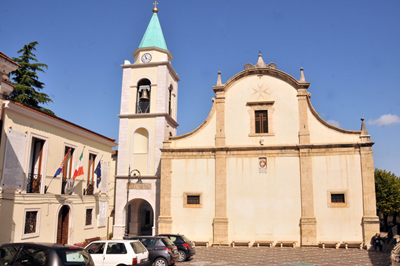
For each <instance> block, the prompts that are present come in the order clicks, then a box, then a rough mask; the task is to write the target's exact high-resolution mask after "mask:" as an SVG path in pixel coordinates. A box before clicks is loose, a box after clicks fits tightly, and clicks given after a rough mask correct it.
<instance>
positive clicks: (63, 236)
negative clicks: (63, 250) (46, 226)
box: [57, 205, 69, 244]
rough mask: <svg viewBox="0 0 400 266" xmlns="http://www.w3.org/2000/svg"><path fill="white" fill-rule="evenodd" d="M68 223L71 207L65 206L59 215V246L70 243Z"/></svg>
mask: <svg viewBox="0 0 400 266" xmlns="http://www.w3.org/2000/svg"><path fill="white" fill-rule="evenodd" d="M68 221H69V207H68V206H66V205H64V206H62V208H61V210H60V212H59V214H58V225H57V243H59V244H67V243H68Z"/></svg>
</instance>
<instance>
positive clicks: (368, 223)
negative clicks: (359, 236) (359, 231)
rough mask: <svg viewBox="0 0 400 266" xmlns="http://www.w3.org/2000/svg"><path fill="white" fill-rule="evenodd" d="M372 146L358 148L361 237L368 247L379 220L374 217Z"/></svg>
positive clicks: (377, 229)
mask: <svg viewBox="0 0 400 266" xmlns="http://www.w3.org/2000/svg"><path fill="white" fill-rule="evenodd" d="M372 144H373V142H371V145H368V146H362V147H360V159H361V175H362V188H363V211H364V215H363V235H364V243H365V244H366V245H367V247H369V246H370V245H369V243H370V241H371V239H372V237H373V236H374V235H375V234H376V233H377V232H379V218H378V216H376V198H375V175H374V159H373V155H372V147H371V146H372Z"/></svg>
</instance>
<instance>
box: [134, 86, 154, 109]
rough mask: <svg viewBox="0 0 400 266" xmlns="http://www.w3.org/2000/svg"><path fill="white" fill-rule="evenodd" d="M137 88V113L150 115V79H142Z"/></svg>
mask: <svg viewBox="0 0 400 266" xmlns="http://www.w3.org/2000/svg"><path fill="white" fill-rule="evenodd" d="M137 88H138V90H137V96H136V99H137V100H136V113H137V114H142V113H150V95H151V93H150V91H151V86H150V81H149V80H148V79H142V80H141V81H139V83H138V86H137Z"/></svg>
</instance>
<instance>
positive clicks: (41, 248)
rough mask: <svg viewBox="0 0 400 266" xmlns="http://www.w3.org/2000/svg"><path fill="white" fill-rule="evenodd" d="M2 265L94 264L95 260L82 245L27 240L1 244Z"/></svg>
mask: <svg viewBox="0 0 400 266" xmlns="http://www.w3.org/2000/svg"><path fill="white" fill-rule="evenodd" d="M0 265H7V266H9V265H18V266H19V265H35V266H67V265H74V266H94V262H93V260H92V258H91V257H90V255H89V253H88V252H87V251H86V250H84V249H83V248H80V247H75V246H70V245H62V244H55V243H28V242H27V243H10V244H3V245H1V246H0Z"/></svg>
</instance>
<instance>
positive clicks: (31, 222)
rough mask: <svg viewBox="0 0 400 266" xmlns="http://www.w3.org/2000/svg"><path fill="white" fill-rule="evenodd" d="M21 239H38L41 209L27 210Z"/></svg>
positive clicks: (24, 213)
mask: <svg viewBox="0 0 400 266" xmlns="http://www.w3.org/2000/svg"><path fill="white" fill-rule="evenodd" d="M22 215H23V224H22V226H23V228H22V232H23V234H22V237H21V239H26V238H31V237H38V236H39V231H40V230H39V229H40V208H27V209H25V210H24V212H23V214H22Z"/></svg>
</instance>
